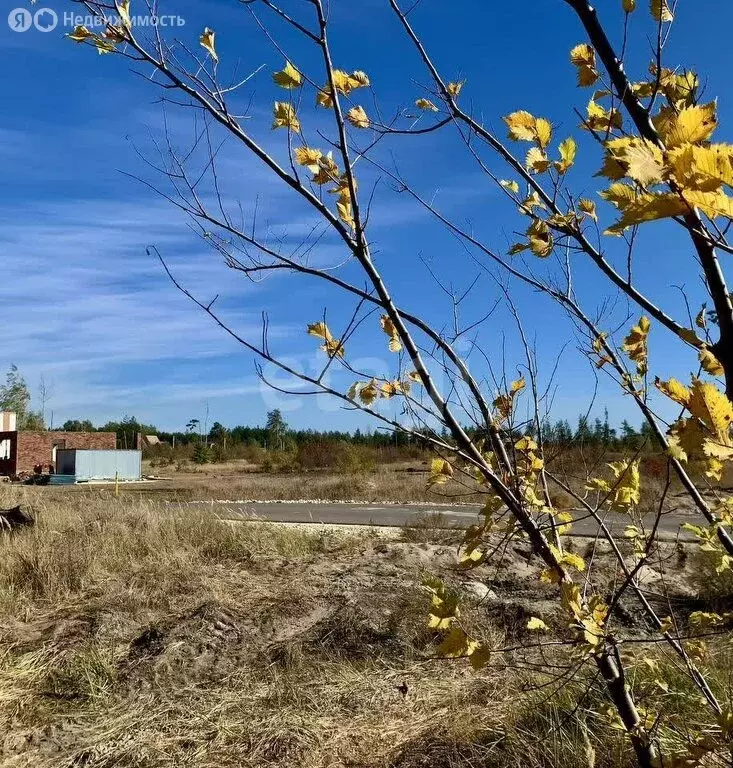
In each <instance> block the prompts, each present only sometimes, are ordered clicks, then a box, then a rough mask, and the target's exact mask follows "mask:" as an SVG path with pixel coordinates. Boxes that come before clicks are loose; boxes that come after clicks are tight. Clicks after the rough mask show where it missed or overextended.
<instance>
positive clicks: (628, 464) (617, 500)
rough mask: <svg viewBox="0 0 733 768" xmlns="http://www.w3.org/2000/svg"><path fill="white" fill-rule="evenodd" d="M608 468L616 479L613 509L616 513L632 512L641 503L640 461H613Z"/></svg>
mask: <svg viewBox="0 0 733 768" xmlns="http://www.w3.org/2000/svg"><path fill="white" fill-rule="evenodd" d="M608 466H609V467H610V468H611V471H612V472H613V474H614V477H615V482H614V483H612V484H611V493H612V498H611V509H612V510H614V511H615V512H630V511H631V508H632V507H635V506H637V505H638V504H639V502H640V501H641V475H640V474H639V460H638V459H636V460H635V461H628V460H625V459H624V460H621V461H613V462H611V463H610V464H609V465H608Z"/></svg>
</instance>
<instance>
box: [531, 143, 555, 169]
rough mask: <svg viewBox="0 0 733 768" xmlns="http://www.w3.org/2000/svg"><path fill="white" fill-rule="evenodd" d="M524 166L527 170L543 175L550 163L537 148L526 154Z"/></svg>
mask: <svg viewBox="0 0 733 768" xmlns="http://www.w3.org/2000/svg"><path fill="white" fill-rule="evenodd" d="M526 165H527V168H528V170H530V171H533V172H534V173H545V171H547V169H548V168H549V167H550V166H551V165H552V163H551V162H550V160H549V159H548V157H547V155H546V154H545V153H544V151H543V150H541V149H540V148H539V147H532V148H531V149H530V150H529V152H527V160H526Z"/></svg>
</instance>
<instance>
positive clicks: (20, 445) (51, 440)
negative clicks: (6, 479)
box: [12, 432, 117, 474]
mask: <svg viewBox="0 0 733 768" xmlns="http://www.w3.org/2000/svg"><path fill="white" fill-rule="evenodd" d="M16 435H17V448H16V453H15V472H14V473H12V474H15V473H18V472H32V471H33V468H34V467H35V466H36V465H37V464H43V465H44V466H46V465H48V464H52V463H53V449H54V446H57V447H58V448H87V449H90V450H114V449H115V448H117V435H116V434H115V433H114V432H17V433H16Z"/></svg>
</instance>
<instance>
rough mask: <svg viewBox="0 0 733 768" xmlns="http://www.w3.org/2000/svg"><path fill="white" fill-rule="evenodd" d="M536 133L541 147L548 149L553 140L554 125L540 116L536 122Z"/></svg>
mask: <svg viewBox="0 0 733 768" xmlns="http://www.w3.org/2000/svg"><path fill="white" fill-rule="evenodd" d="M535 134H536V138H537V143H538V144H539V145H540V148H541V149H546V148H547V146H548V145H549V143H550V141H551V140H552V125H551V124H550V121H549V120H545V118H544V117H538V118H537V121H536V123H535Z"/></svg>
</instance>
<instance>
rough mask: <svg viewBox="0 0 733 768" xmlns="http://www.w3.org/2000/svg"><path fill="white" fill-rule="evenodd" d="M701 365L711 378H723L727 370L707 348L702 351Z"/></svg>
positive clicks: (700, 356)
mask: <svg viewBox="0 0 733 768" xmlns="http://www.w3.org/2000/svg"><path fill="white" fill-rule="evenodd" d="M699 358H700V365H701V366H702V368H703V370H704V371H705V372H706V373H709V374H710V375H711V376H723V375H724V374H725V369H724V368H723V366H722V365H721V364H720V360H718V358H717V357H715V355H714V354H713V353H712V352H711V351H710V350H709V349H707V348H704V349H701V350H700V355H699Z"/></svg>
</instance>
